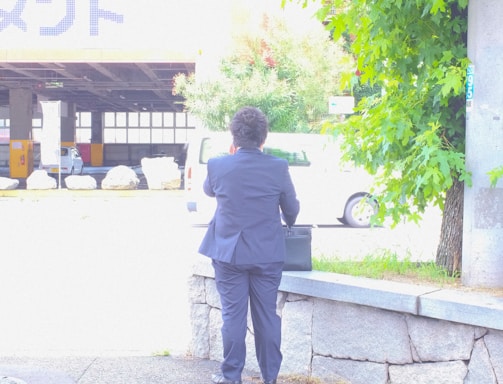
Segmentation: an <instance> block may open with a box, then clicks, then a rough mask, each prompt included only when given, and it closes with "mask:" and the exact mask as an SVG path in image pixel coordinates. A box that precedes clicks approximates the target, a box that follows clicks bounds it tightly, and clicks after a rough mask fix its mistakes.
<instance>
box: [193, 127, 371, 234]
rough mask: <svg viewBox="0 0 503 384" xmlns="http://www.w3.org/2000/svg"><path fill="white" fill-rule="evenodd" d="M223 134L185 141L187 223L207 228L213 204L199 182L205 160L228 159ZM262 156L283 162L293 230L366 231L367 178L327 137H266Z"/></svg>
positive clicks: (368, 210) (368, 217)
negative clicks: (290, 188) (292, 197)
mask: <svg viewBox="0 0 503 384" xmlns="http://www.w3.org/2000/svg"><path fill="white" fill-rule="evenodd" d="M231 142H232V138H231V135H230V133H229V132H210V133H208V134H202V135H200V136H198V137H197V138H195V139H194V140H192V141H191V142H189V146H188V151H187V161H186V164H185V192H186V204H187V209H188V211H189V212H190V214H191V216H192V218H191V222H192V223H193V224H202V225H204V224H207V223H208V222H209V221H210V220H211V217H212V215H213V213H214V211H215V206H216V200H215V199H214V198H211V197H208V196H206V194H205V193H204V191H203V182H204V180H205V178H206V172H207V162H208V159H209V158H211V157H215V156H226V155H228V154H229V149H230V145H231ZM264 153H267V154H271V155H274V156H277V157H282V158H285V159H287V160H288V162H289V169H290V174H291V176H292V180H293V183H294V186H295V189H296V192H297V196H298V199H299V201H300V213H299V216H298V218H297V221H296V225H315V226H316V225H334V224H340V223H342V224H345V225H348V226H351V227H357V228H365V227H369V226H370V223H371V217H372V216H373V215H374V214H376V213H377V209H378V205H377V204H378V203H377V202H376V200H375V199H373V198H372V197H371V196H370V193H369V191H370V188H371V185H372V178H371V177H370V175H369V174H368V173H367V172H365V171H364V170H362V169H359V168H355V167H351V166H348V165H347V164H343V163H342V162H341V161H340V152H339V150H338V146H337V144H336V143H335V142H334V140H333V138H331V137H330V136H328V135H319V134H298V133H269V134H268V136H267V140H266V142H265V145H264Z"/></svg>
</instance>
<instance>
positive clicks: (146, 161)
mask: <svg viewBox="0 0 503 384" xmlns="http://www.w3.org/2000/svg"><path fill="white" fill-rule="evenodd" d="M141 168H142V171H143V174H144V175H145V178H146V179H147V184H148V189H171V185H172V184H173V180H176V179H180V170H179V169H178V164H176V163H175V161H174V158H173V157H155V158H150V157H144V158H143V159H141Z"/></svg>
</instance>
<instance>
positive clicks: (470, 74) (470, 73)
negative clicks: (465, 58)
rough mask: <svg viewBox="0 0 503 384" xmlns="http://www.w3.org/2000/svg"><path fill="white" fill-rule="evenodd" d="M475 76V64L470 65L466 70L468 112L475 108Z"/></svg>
mask: <svg viewBox="0 0 503 384" xmlns="http://www.w3.org/2000/svg"><path fill="white" fill-rule="evenodd" d="M474 76H475V66H474V65H473V64H470V65H468V67H467V68H466V110H467V111H470V110H471V109H472V107H473V93H474Z"/></svg>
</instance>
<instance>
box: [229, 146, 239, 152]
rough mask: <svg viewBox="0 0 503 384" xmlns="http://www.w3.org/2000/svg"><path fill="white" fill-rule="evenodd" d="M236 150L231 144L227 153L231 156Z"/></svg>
mask: <svg viewBox="0 0 503 384" xmlns="http://www.w3.org/2000/svg"><path fill="white" fill-rule="evenodd" d="M237 150H238V149H237V148H236V147H235V146H234V144H231V146H230V148H229V153H230V154H231V155H234V154H235V153H236V151H237Z"/></svg>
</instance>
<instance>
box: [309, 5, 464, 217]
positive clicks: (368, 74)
mask: <svg viewBox="0 0 503 384" xmlns="http://www.w3.org/2000/svg"><path fill="white" fill-rule="evenodd" d="M334 8H335V9H336V10H337V11H336V12H335V14H330V13H329V12H328V11H327V9H331V10H332V9H334ZM466 8H467V0H464V1H459V0H414V1H404V0H377V1H376V0H353V1H351V2H349V1H346V0H332V1H331V2H329V3H326V2H323V3H322V4H321V10H320V11H319V13H318V14H319V16H320V17H323V18H324V20H326V21H327V28H329V29H330V30H331V31H333V37H334V40H338V39H340V38H342V37H343V36H344V35H349V36H350V38H351V45H350V50H351V53H352V54H353V55H354V56H355V58H356V61H357V63H358V70H359V72H360V74H361V76H360V78H359V79H358V80H357V81H355V80H354V79H353V80H351V83H350V84H347V86H351V85H354V84H368V86H370V87H378V88H377V89H381V90H382V92H381V93H374V94H369V95H368V96H365V97H362V98H361V100H360V101H359V103H358V106H357V113H356V114H355V115H353V116H351V117H350V118H348V119H347V120H346V121H345V122H343V123H342V124H340V123H339V122H337V121H328V122H327V123H326V124H325V126H324V131H326V132H333V133H334V134H335V135H340V136H342V138H343V140H342V141H343V143H344V144H343V145H344V152H345V154H346V159H348V160H353V161H356V162H357V163H358V164H361V165H362V166H364V167H365V168H366V169H367V170H368V171H369V172H371V173H372V174H375V175H376V180H377V185H378V186H379V187H380V188H379V189H380V190H381V191H382V193H381V195H380V196H379V199H380V202H381V205H380V212H379V217H378V219H380V220H381V221H382V220H383V219H384V217H385V216H391V217H392V218H393V220H394V222H395V223H396V222H398V221H399V220H401V219H402V218H403V217H404V216H405V217H408V218H409V219H411V220H414V221H416V220H418V218H419V217H420V215H421V213H422V212H423V211H424V208H425V207H426V206H427V205H428V204H430V203H433V204H436V205H438V206H440V207H441V208H443V204H444V199H445V192H446V191H447V190H448V189H449V188H450V187H451V186H452V184H453V180H454V179H459V180H461V181H465V182H466V183H467V185H470V176H469V174H468V173H467V172H466V169H465V158H464V147H465V74H466V68H467V66H468V64H469V62H468V59H467V57H466V56H467V53H466V31H467V14H466V12H467V10H466Z"/></svg>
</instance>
